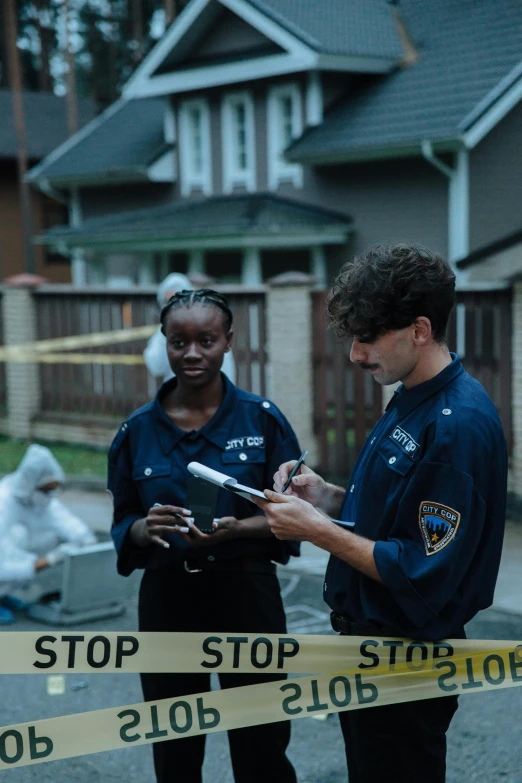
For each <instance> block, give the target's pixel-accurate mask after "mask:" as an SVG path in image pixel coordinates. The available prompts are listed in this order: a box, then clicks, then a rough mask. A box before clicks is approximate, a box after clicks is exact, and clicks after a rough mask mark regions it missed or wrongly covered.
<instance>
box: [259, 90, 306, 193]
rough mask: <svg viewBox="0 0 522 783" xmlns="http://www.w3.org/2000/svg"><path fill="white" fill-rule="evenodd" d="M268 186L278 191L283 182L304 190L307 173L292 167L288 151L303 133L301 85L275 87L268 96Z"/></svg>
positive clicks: (297, 165) (296, 165) (298, 166)
mask: <svg viewBox="0 0 522 783" xmlns="http://www.w3.org/2000/svg"><path fill="white" fill-rule="evenodd" d="M267 117H268V128H267V131H268V186H269V188H270V190H277V188H278V186H279V185H280V184H281V183H282V182H291V183H292V184H293V185H294V186H295V187H296V188H302V187H303V169H302V166H300V165H299V164H298V163H289V162H288V161H287V160H286V159H285V157H284V151H285V149H286V148H287V147H288V146H289V145H290V144H291V143H292V141H293V140H294V139H297V138H298V137H299V136H300V135H301V134H302V132H303V107H302V101H301V92H300V89H299V85H298V84H286V85H281V86H278V87H272V88H271V89H270V90H269V92H268V112H267Z"/></svg>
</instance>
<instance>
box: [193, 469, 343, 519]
mask: <svg viewBox="0 0 522 783" xmlns="http://www.w3.org/2000/svg"><path fill="white" fill-rule="evenodd" d="M187 468H188V470H189V471H190V472H191V473H192V475H193V476H196V478H200V479H203V480H204V481H210V483H211V484H216V485H217V486H218V487H221V488H222V489H228V490H229V491H230V492H234V494H235V495H241V497H242V498H245V499H246V500H250V502H251V503H253V502H254V501H253V500H252V496H254V497H256V498H262V499H263V500H267V498H266V497H265V495H264V493H263V492H260V491H259V490H258V489H252V487H246V486H245V485H244V484H239V483H238V480H237V479H235V478H232V477H231V476H227V475H226V473H220V472H219V471H218V470H213V469H212V468H207V466H206V465H202V464H201V463H200V462H190V463H189V464H188V465H187ZM330 522H333V523H334V525H337V526H338V527H343V528H344V529H345V530H353V529H354V527H355V522H345V521H344V520H342V519H330Z"/></svg>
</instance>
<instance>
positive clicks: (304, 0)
mask: <svg viewBox="0 0 522 783" xmlns="http://www.w3.org/2000/svg"><path fill="white" fill-rule="evenodd" d="M249 2H250V4H251V5H253V6H255V7H256V8H258V9H259V10H260V11H262V12H263V13H264V14H266V15H267V16H269V17H271V18H272V19H273V20H274V21H275V22H277V23H278V24H280V25H281V26H282V27H284V28H286V29H287V30H288V31H289V32H291V33H293V34H294V35H296V36H297V37H298V38H300V39H301V40H302V41H303V42H304V43H306V44H308V45H309V46H311V47H312V48H313V49H316V50H318V51H321V52H325V53H328V54H342V55H351V56H356V57H357V56H361V57H383V58H392V59H400V58H402V56H403V49H402V45H401V41H400V38H399V34H398V31H397V27H396V24H395V20H394V18H393V13H392V9H391V7H390V4H389V3H388V2H387V0H364V1H363V2H361V0H249Z"/></svg>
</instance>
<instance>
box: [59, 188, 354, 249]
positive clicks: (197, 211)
mask: <svg viewBox="0 0 522 783" xmlns="http://www.w3.org/2000/svg"><path fill="white" fill-rule="evenodd" d="M351 222H352V220H351V218H350V217H349V216H348V215H345V214H343V213H341V212H334V211H331V210H326V209H322V208H320V207H313V206H308V205H307V204H301V203H299V202H297V201H291V200H289V199H283V198H279V197H278V196H273V195H271V194H264V193H262V194H253V195H247V196H216V197H214V198H209V199H206V200H205V201H188V202H187V201H183V202H177V203H174V204H168V205H165V206H161V207H153V208H151V209H142V210H138V211H134V212H127V213H123V214H117V215H108V216H104V217H99V218H92V219H90V220H86V221H85V222H84V223H83V224H82V226H80V227H79V228H70V227H68V226H59V227H57V228H53V229H51V230H49V231H47V232H46V233H45V234H44V238H45V243H46V244H54V243H57V242H59V241H65V242H67V241H70V242H81V243H82V244H97V243H105V242H118V241H137V240H139V239H142V240H148V239H177V240H179V239H185V238H186V239H190V238H201V237H224V236H235V235H237V234H241V235H242V236H252V235H260V236H263V237H267V236H270V235H272V236H274V235H277V234H285V235H288V234H293V235H296V236H298V235H303V234H311V233H319V232H321V230H325V231H327V230H328V229H330V230H331V229H332V228H335V229H340V230H345V231H346V232H348V230H349V229H350V226H351Z"/></svg>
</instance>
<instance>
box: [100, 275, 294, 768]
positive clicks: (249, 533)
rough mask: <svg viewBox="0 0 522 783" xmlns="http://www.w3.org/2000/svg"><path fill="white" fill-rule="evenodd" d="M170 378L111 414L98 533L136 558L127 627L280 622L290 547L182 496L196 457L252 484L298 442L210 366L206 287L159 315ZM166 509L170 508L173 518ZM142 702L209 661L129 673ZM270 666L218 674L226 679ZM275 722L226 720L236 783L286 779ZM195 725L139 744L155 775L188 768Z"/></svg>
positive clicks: (220, 328)
mask: <svg viewBox="0 0 522 783" xmlns="http://www.w3.org/2000/svg"><path fill="white" fill-rule="evenodd" d="M161 324H162V329H163V331H164V333H165V335H166V337H167V354H168V358H169V363H170V366H171V368H172V370H173V372H174V373H175V375H176V378H174V379H172V380H171V381H167V382H166V383H164V384H163V386H162V387H161V388H160V390H159V392H158V394H157V396H156V398H155V400H154V401H153V402H151V403H149V404H148V405H145V406H144V407H143V408H140V409H139V410H137V411H135V412H134V413H133V414H132V415H131V416H130V417H129V419H128V420H127V421H126V422H125V423H124V424H123V426H122V427H121V429H120V431H119V433H118V434H117V436H116V438H115V440H114V442H113V444H112V447H111V450H110V454H109V489H110V491H111V492H112V495H113V498H114V522H113V528H112V536H113V539H114V543H115V546H116V549H117V552H118V570H119V572H120V573H121V574H123V575H128V574H130V573H131V572H132V571H133V570H134V569H136V568H138V569H145V573H144V576H143V579H142V582H141V588H140V597H139V627H140V630H141V631H192V632H195V631H200V632H201V631H202V632H205V631H207V632H212V631H221V632H225V633H226V632H227V631H228V632H238V631H243V632H245V633H277V634H280V633H286V621H285V615H284V610H283V605H282V600H281V595H280V590H279V583H278V579H277V576H276V572H275V568H276V567H275V565H274V561H275V562H278V563H286V562H288V560H289V558H290V556H292V555H299V544H297V543H295V542H291V541H279V540H278V539H277V538H276V537H275V536H274V535H273V534H272V532H271V531H270V528H269V527H268V524H267V521H266V518H265V517H264V515H263V512H262V511H260V510H259V509H257V508H256V506H255V505H253V504H252V503H250V502H249V501H247V500H245V499H244V498H241V497H239V496H236V495H234V494H233V493H231V492H227V491H226V490H220V492H219V496H218V500H217V508H216V517H218V518H219V522H218V523H217V526H216V530H215V532H214V533H212V534H205V533H202V532H201V531H199V530H198V529H197V528H196V527H195V526H194V524H193V519H192V517H191V516H190V509H187V508H185V505H186V484H187V480H188V478H189V472H188V470H187V467H186V466H187V465H188V464H189V463H190V462H192V461H197V462H201V463H203V464H205V465H207V466H209V467H211V468H215V469H216V470H219V471H220V472H222V473H226V474H228V475H231V476H234V477H235V478H237V479H238V481H239V482H240V483H242V484H246V485H249V486H252V487H260V488H261V487H264V486H268V485H269V483H271V480H272V476H273V474H274V472H275V471H276V470H277V467H278V466H279V464H280V463H281V462H285V461H287V460H289V459H293V458H296V457H297V456H298V455H299V445H298V442H297V439H296V436H295V434H294V432H293V431H292V428H291V427H290V425H289V423H288V421H287V420H286V419H285V417H284V416H283V414H282V413H281V412H280V411H279V410H278V409H277V407H276V406H275V405H274V404H273V403H272V402H269V401H268V400H266V399H263V398H261V397H258V396H256V395H254V394H250V393H249V392H246V391H243V390H241V389H238V388H237V387H236V386H234V385H233V384H232V383H231V382H230V381H229V380H228V379H227V378H226V376H225V375H223V374H222V373H221V372H220V368H221V365H222V362H223V357H224V355H225V353H226V352H227V351H228V350H229V349H230V344H231V340H232V331H231V326H232V313H231V311H230V309H229V307H228V304H227V302H226V300H225V299H224V298H223V297H222V296H221V295H220V294H218V293H216V292H215V291H212V290H209V289H201V290H199V291H182V292H180V293H178V294H176V295H175V296H174V297H172V299H171V300H170V301H169V303H168V304H167V305H166V307H165V308H164V309H163V311H162V314H161ZM180 516H181V517H182V519H181V520H180ZM141 679H142V687H143V692H144V697H145V699H146V700H147V701H151V700H155V699H162V698H169V697H179V696H184V695H188V694H191V693H199V692H203V691H205V690H209V689H210V674H208V675H206V674H143V675H142V678H141ZM277 679H284V677H282V676H279V675H263V674H252V675H245V674H239V675H238V674H222V675H221V676H220V681H221V685H222V687H224V688H229V687H233V686H239V685H250V684H256V683H260V682H266V681H269V680H277ZM289 739H290V725H289V723H288V722H282V723H275V724H268V725H262V726H254V727H248V728H244V729H236V730H234V731H230V732H229V744H230V751H231V758H232V766H233V770H234V777H235V780H236V781H237V782H238V783H256V781H259V782H261V781H263V783H264V782H265V781H266V780H274V781H278V783H279V782H282V783H294V782H295V780H296V778H295V772H294V769H293V767H292V765H291V763H290V761H289V760H288V758H287V756H286V748H287V746H288V742H289ZM204 748H205V737H204V736H196V737H190V738H185V739H177V740H175V741H166V742H160V743H156V744H154V746H153V751H154V764H155V771H156V777H157V780H158V781H159V783H167V781H169V783H170V782H171V781H179V783H196V781H198V782H199V781H201V779H202V778H201V767H202V764H203V757H204Z"/></svg>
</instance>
